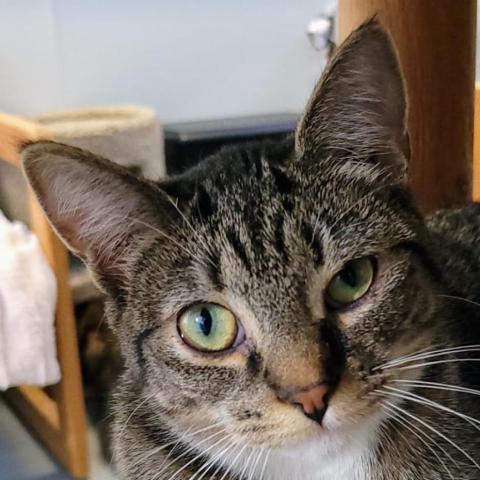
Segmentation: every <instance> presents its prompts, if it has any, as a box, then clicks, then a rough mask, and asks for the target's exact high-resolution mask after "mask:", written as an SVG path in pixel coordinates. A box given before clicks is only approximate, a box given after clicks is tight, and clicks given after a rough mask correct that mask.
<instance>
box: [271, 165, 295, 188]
mask: <svg viewBox="0 0 480 480" xmlns="http://www.w3.org/2000/svg"><path fill="white" fill-rule="evenodd" d="M270 171H271V172H272V176H273V179H274V181H275V185H276V187H277V190H278V192H279V193H280V194H281V195H290V194H291V193H292V192H293V190H294V183H293V181H292V179H291V178H289V177H288V176H287V174H286V173H285V172H284V171H283V170H281V169H280V168H278V167H275V166H271V167H270Z"/></svg>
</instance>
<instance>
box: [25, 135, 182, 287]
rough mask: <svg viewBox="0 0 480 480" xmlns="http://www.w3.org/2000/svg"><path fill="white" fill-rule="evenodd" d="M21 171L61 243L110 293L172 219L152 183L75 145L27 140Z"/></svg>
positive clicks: (170, 210)
mask: <svg viewBox="0 0 480 480" xmlns="http://www.w3.org/2000/svg"><path fill="white" fill-rule="evenodd" d="M22 158H23V167H24V172H25V175H26V177H27V179H28V180H29V183H30V186H31V187H32V189H33V191H34V193H35V195H36V197H37V199H38V201H39V203H40V205H41V206H42V207H43V210H44V212H45V214H46V215H47V217H48V219H49V220H50V223H51V225H52V226H53V228H54V229H55V230H56V231H57V233H58V235H59V236H60V238H62V240H63V241H64V242H65V244H66V245H67V247H68V248H69V249H70V250H71V251H72V252H73V253H75V254H76V255H77V256H79V257H80V258H81V259H82V260H84V262H85V263H86V264H87V266H88V267H89V268H90V269H91V271H92V272H93V273H94V274H95V278H96V279H97V283H98V284H99V285H100V286H101V287H102V288H103V289H104V290H105V291H107V292H113V293H116V292H118V291H121V290H122V289H124V287H125V286H126V285H128V283H129V282H130V272H131V270H130V269H131V268H132V267H133V260H134V258H135V255H136V254H137V252H138V250H139V249H140V247H141V246H144V245H145V242H148V241H150V240H151V239H153V238H156V236H157V235H160V234H161V233H162V231H161V230H162V229H163V228H164V227H165V226H166V225H167V224H168V223H169V222H170V221H172V219H173V218H174V217H175V213H176V212H175V209H174V208H173V207H172V205H171V203H169V202H168V199H167V195H166V193H164V192H163V191H162V190H161V189H160V187H159V186H158V185H157V184H153V183H152V182H148V181H146V180H143V179H141V178H137V177H135V176H134V175H132V174H131V173H130V172H129V171H128V170H127V169H125V168H123V167H120V166H118V165H116V164H114V163H112V162H110V161H108V160H106V159H103V158H100V157H98V156H96V155H94V154H92V153H89V152H86V151H84V150H81V149H79V148H75V147H71V146H67V145H62V144H59V143H55V142H49V141H40V142H36V143H32V144H29V145H27V146H25V147H24V149H23V151H22Z"/></svg>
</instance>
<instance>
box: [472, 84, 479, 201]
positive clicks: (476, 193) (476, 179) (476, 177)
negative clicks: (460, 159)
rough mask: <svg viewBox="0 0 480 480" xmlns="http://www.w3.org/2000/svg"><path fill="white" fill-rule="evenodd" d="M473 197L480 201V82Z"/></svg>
mask: <svg viewBox="0 0 480 480" xmlns="http://www.w3.org/2000/svg"><path fill="white" fill-rule="evenodd" d="M473 199H474V200H475V201H476V202H480V83H477V84H476V86H475V115H474V122H473Z"/></svg>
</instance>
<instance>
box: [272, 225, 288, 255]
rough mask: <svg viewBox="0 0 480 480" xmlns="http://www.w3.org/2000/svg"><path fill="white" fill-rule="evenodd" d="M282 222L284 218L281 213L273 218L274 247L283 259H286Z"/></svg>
mask: <svg viewBox="0 0 480 480" xmlns="http://www.w3.org/2000/svg"><path fill="white" fill-rule="evenodd" d="M284 222H285V219H284V216H283V215H278V217H277V218H276V219H275V233H274V235H275V249H276V250H277V252H278V253H280V254H281V255H282V257H283V258H284V259H287V258H288V253H287V249H286V246H285V232H284V229H283V225H284Z"/></svg>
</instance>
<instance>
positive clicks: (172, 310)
mask: <svg viewBox="0 0 480 480" xmlns="http://www.w3.org/2000/svg"><path fill="white" fill-rule="evenodd" d="M405 124H406V101H405V94H404V88H403V81H402V77H401V74H400V71H399V67H398V63H397V58H396V55H395V52H394V50H393V49H392V46H391V44H390V41H389V39H388V37H387V35H386V34H385V33H384V31H383V30H382V29H381V28H380V27H379V26H378V24H377V23H376V22H370V23H368V24H366V25H364V26H363V27H361V28H360V29H359V30H358V31H356V32H354V33H353V34H352V35H351V36H350V38H349V39H348V40H347V42H346V43H345V44H344V45H343V46H342V47H341V48H340V50H339V52H338V54H337V55H336V57H335V59H334V60H333V62H332V63H331V65H330V66H329V68H328V70H327V71H326V73H325V74H324V76H323V78H322V80H321V81H320V82H319V84H318V85H317V87H316V88H315V90H314V92H313V95H312V97H311V99H310V101H309V103H308V106H307V109H306V111H305V113H304V115H303V117H302V119H301V121H300V123H299V126H298V129H297V131H296V135H295V138H294V139H293V138H292V139H291V140H287V141H285V142H280V143H274V144H253V145H250V146H245V147H243V146H242V147H239V148H233V149H225V150H222V151H220V152H219V153H217V154H216V155H214V156H212V157H210V158H208V159H206V160H205V161H204V162H203V163H202V164H200V165H199V166H198V167H196V168H193V169H192V170H190V171H188V172H187V173H185V174H183V175H181V176H179V177H176V178H171V179H167V180H164V181H160V182H158V183H152V182H149V181H146V180H143V179H140V178H137V177H134V176H132V175H131V174H129V173H128V172H127V171H126V170H124V169H123V168H120V167H118V166H115V165H113V164H112V163H110V162H108V161H106V160H103V159H100V158H97V157H96V156H94V155H92V154H90V153H88V152H85V151H81V150H78V149H76V148H72V147H67V146H64V145H60V144H56V143H53V142H39V143H34V144H31V145H29V146H27V147H26V148H25V150H24V153H23V156H24V166H25V172H26V175H27V177H28V179H29V181H30V183H31V185H32V187H33V189H34V191H35V192H36V194H37V196H38V198H39V200H40V203H41V204H42V206H43V208H44V209H45V212H46V213H47V215H48V217H49V218H50V220H51V222H52V224H53V225H54V227H55V228H56V230H57V231H58V233H59V234H60V236H61V237H62V238H63V239H64V240H65V242H66V243H67V245H68V246H69V247H70V248H71V250H72V251H73V252H75V253H76V254H78V255H79V256H80V257H81V258H83V259H84V260H85V262H86V263H87V264H88V265H89V266H90V268H91V270H92V271H93V272H94V274H95V276H96V278H97V280H98V282H99V284H100V285H101V286H102V288H103V289H104V290H105V291H106V292H107V294H108V295H109V304H110V305H109V311H110V314H109V320H110V323H111V325H112V327H113V328H114V330H115V331H116V333H117V335H118V337H119V339H120V342H121V345H122V351H123V355H124V358H125V361H126V368H127V374H126V375H127V376H128V378H129V379H130V380H129V381H130V383H131V385H134V387H132V388H135V389H136V391H137V392H138V391H139V392H140V394H141V395H142V397H141V398H143V400H144V402H147V404H148V405H150V407H151V411H152V412H154V413H155V415H156V416H157V417H154V419H152V421H155V418H157V419H158V422H159V423H163V424H166V425H167V426H168V429H169V430H171V431H173V432H177V433H181V434H182V435H183V439H184V441H185V442H187V443H188V442H191V443H195V442H197V441H198V442H199V441H200V440H199V439H201V438H203V439H204V440H202V441H205V442H207V443H204V445H207V444H213V443H214V442H215V441H217V440H219V439H220V438H221V435H223V436H224V437H222V438H227V437H228V439H229V441H238V442H239V443H240V445H241V444H242V442H248V444H249V445H250V446H259V447H262V448H263V447H268V448H284V447H285V446H288V445H294V444H300V443H301V442H304V441H308V440H309V439H312V438H322V439H324V441H325V442H326V443H325V444H328V442H329V438H336V439H338V438H340V437H339V436H341V435H349V432H351V431H352V429H355V428H365V429H367V430H368V431H369V432H370V433H371V434H372V435H375V434H376V433H375V432H377V430H376V428H377V427H378V423H379V422H380V421H381V418H382V415H384V413H381V412H382V410H381V406H380V402H381V399H380V398H379V397H377V396H375V395H372V394H371V393H372V392H373V391H374V390H375V389H376V388H378V387H379V386H380V385H382V384H385V383H388V382H389V379H390V378H391V377H392V376H395V375H396V376H397V377H398V376H401V375H407V374H408V375H412V373H411V372H410V373H409V372H407V371H405V372H398V371H396V373H392V370H390V369H383V368H377V367H379V366H381V365H383V364H385V362H388V361H390V360H392V359H394V358H397V357H398V356H400V355H404V354H407V353H410V352H413V351H415V350H418V349H421V348H423V347H425V346H426V345H429V344H430V343H431V341H432V338H433V335H434V329H435V328H436V327H435V322H432V312H433V309H434V306H435V303H434V296H433V290H432V286H431V282H430V279H429V276H428V274H427V273H426V272H427V270H428V269H426V268H425V266H424V263H423V259H422V253H421V252H422V245H423V235H424V224H423V220H422V218H421V216H420V215H419V214H418V213H417V210H416V209H415V207H414V206H413V205H412V201H411V199H410V195H409V192H408V187H407V185H406V165H407V160H408V159H407V157H408V139H407V134H406V128H405ZM125 408H127V407H125ZM214 425H215V427H214ZM209 429H210V430H209ZM200 432H203V433H200ZM206 432H208V436H209V437H210V440H208V441H207V440H205V438H206V436H207V433H206ZM218 432H220V433H221V435H220V433H218ZM215 435H217V436H215ZM322 441H323V440H322Z"/></svg>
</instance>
